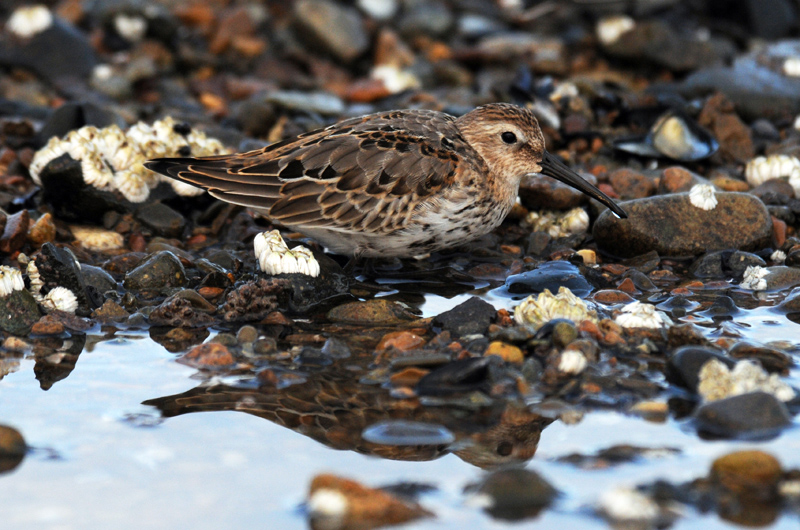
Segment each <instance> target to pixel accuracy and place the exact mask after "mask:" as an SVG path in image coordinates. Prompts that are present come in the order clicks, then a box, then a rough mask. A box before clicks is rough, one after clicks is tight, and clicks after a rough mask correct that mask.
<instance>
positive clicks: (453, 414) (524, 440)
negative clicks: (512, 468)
mask: <svg viewBox="0 0 800 530" xmlns="http://www.w3.org/2000/svg"><path fill="white" fill-rule="evenodd" d="M144 404H145V405H152V406H155V407H157V408H158V409H160V410H161V412H162V414H163V415H164V416H165V417H172V416H178V415H181V414H186V413H190V412H204V411H220V410H238V411H241V412H246V413H248V414H252V415H254V416H258V417H261V418H265V419H268V420H270V421H272V422H274V423H277V424H279V425H282V426H284V427H286V428H288V429H291V430H293V431H296V432H298V433H300V434H303V435H305V436H308V437H309V438H312V439H314V440H316V441H318V442H320V443H322V444H324V445H326V446H328V447H331V448H333V449H340V450H350V451H356V452H359V453H363V454H369V455H374V456H380V457H382V458H387V459H391V460H408V461H425V460H433V459H435V458H439V457H440V456H442V455H444V454H447V453H451V452H452V453H455V454H456V455H457V456H459V458H461V459H462V460H464V461H466V462H469V463H471V464H473V465H476V466H479V467H482V468H489V467H497V466H500V465H504V464H510V463H521V462H525V461H527V460H529V459H530V458H531V457H533V455H534V453H535V452H536V447H537V445H538V443H539V436H540V434H541V431H542V429H544V427H545V426H547V425H548V424H549V423H550V422H551V421H552V420H551V419H549V418H544V417H542V416H540V415H538V414H534V413H532V412H530V411H528V410H527V409H526V408H525V407H524V405H522V404H520V403H515V402H499V401H498V403H497V404H496V405H494V406H491V407H483V408H481V409H479V410H466V409H463V408H458V407H452V406H450V407H438V406H437V407H430V406H423V405H421V404H420V403H419V402H417V401H416V400H409V399H406V400H398V399H395V398H393V397H391V396H390V395H389V393H388V391H387V390H385V389H382V388H380V387H378V386H373V385H363V384H358V383H357V382H356V381H354V378H353V375H352V374H344V373H341V372H340V373H335V372H334V373H331V372H327V373H325V374H314V375H311V376H309V379H308V380H307V381H305V382H303V383H299V384H295V385H292V386H289V387H286V388H281V389H278V388H276V387H274V386H266V387H261V388H257V389H254V388H239V387H232V386H225V385H214V386H207V387H206V386H200V387H197V388H194V389H192V390H189V391H187V392H184V393H183V394H177V395H173V396H165V397H161V398H157V399H151V400H148V401H145V402H144ZM387 420H405V421H415V422H420V423H426V424H433V425H441V426H443V427H445V428H447V429H448V430H449V431H450V432H451V433H452V434H453V435H454V436H455V442H453V443H451V444H437V445H384V444H379V443H372V442H368V441H366V440H364V439H363V438H362V436H361V433H362V432H363V431H364V429H366V428H367V427H369V426H371V425H374V424H376V423H378V422H384V421H387Z"/></svg>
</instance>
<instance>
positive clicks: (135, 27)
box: [114, 13, 147, 42]
mask: <svg viewBox="0 0 800 530" xmlns="http://www.w3.org/2000/svg"><path fill="white" fill-rule="evenodd" d="M114 29H115V30H117V33H119V34H120V35H121V36H122V37H124V38H126V39H127V40H128V41H130V42H139V41H140V40H142V39H143V38H144V35H145V33H147V20H146V19H145V18H144V17H142V16H139V15H128V14H126V13H119V14H117V16H115V17H114Z"/></svg>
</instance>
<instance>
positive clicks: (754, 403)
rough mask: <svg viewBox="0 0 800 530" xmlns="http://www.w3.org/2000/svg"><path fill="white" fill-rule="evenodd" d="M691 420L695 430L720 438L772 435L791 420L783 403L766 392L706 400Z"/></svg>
mask: <svg viewBox="0 0 800 530" xmlns="http://www.w3.org/2000/svg"><path fill="white" fill-rule="evenodd" d="M694 419H695V425H696V426H697V430H698V431H700V432H701V433H704V434H708V435H712V436H719V437H721V438H748V439H751V438H757V439H765V438H772V437H774V436H777V435H778V433H779V432H780V430H781V429H783V428H784V427H787V426H789V425H791V423H792V417H791V415H790V414H789V411H788V410H787V409H786V405H784V404H783V403H782V402H781V401H780V400H778V398H776V397H775V396H773V395H771V394H767V393H765V392H752V393H749V394H742V395H739V396H733V397H730V398H726V399H721V400H719V401H713V402H711V403H706V404H704V405H702V406H700V407H699V408H698V409H697V410H696V411H695V414H694Z"/></svg>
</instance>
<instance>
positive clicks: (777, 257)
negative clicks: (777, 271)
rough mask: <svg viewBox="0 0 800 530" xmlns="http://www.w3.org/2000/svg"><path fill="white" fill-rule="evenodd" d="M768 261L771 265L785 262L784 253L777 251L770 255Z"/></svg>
mask: <svg viewBox="0 0 800 530" xmlns="http://www.w3.org/2000/svg"><path fill="white" fill-rule="evenodd" d="M769 260H770V261H771V262H773V263H783V262H785V261H786V252H784V251H782V250H780V249H778V250H776V251H775V252H773V253H772V254H770V256H769Z"/></svg>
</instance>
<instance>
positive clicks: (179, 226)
mask: <svg viewBox="0 0 800 530" xmlns="http://www.w3.org/2000/svg"><path fill="white" fill-rule="evenodd" d="M136 218H137V219H138V220H139V221H140V222H141V223H142V225H143V226H145V227H146V228H149V229H150V230H152V231H153V233H154V234H155V235H157V236H162V237H180V235H181V234H182V233H183V229H184V227H185V226H186V219H184V217H183V216H182V215H181V214H179V213H178V212H176V211H175V210H173V209H172V208H170V207H169V206H167V205H166V204H162V203H160V202H154V203H148V204H145V205H143V206H141V207H139V208H138V209H137V210H136Z"/></svg>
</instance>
